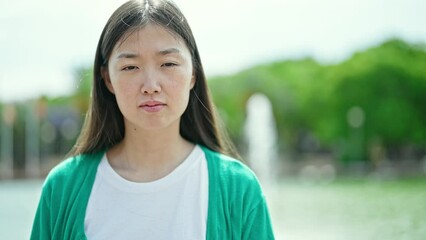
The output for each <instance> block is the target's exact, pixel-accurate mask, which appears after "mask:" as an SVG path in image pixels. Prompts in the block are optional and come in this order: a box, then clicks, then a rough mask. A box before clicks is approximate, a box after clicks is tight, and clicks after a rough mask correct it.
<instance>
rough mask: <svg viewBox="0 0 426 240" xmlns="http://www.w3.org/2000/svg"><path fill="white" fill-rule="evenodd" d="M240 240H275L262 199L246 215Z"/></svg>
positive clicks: (265, 205)
mask: <svg viewBox="0 0 426 240" xmlns="http://www.w3.org/2000/svg"><path fill="white" fill-rule="evenodd" d="M242 239H247V240H249V239H262V240H270V239H275V238H274V234H273V230H272V223H271V219H270V215H269V211H268V207H267V204H266V202H265V199H264V198H262V199H261V200H260V201H259V203H258V204H256V206H255V208H253V209H252V210H251V211H250V213H249V214H248V217H247V218H246V221H245V223H244V231H243V234H242Z"/></svg>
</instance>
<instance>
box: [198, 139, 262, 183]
mask: <svg viewBox="0 0 426 240" xmlns="http://www.w3.org/2000/svg"><path fill="white" fill-rule="evenodd" d="M202 149H203V150H204V153H205V155H206V159H207V162H208V166H209V171H213V174H214V175H217V176H218V177H219V178H220V179H222V180H225V181H227V182H228V183H230V182H234V181H235V182H238V183H240V184H248V185H256V186H257V185H258V179H257V177H256V174H255V173H254V172H253V171H252V170H251V169H250V167H249V166H248V165H246V164H245V163H244V162H242V161H241V160H238V159H235V158H233V157H230V156H228V155H225V154H222V153H219V152H216V151H213V150H210V149H208V148H206V147H202Z"/></svg>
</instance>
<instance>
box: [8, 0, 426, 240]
mask: <svg viewBox="0 0 426 240" xmlns="http://www.w3.org/2000/svg"><path fill="white" fill-rule="evenodd" d="M121 2H122V1H110V2H109V3H108V4H104V1H102V2H101V1H91V2H90V3H86V2H83V1H81V2H78V1H63V2H59V1H56V2H53V1H42V2H41V3H40V2H31V1H16V2H13V3H8V2H5V1H2V2H1V5H0V7H1V8H0V9H1V10H0V11H1V16H2V17H1V19H2V21H1V22H0V26H1V27H2V29H4V31H3V32H4V34H2V35H0V44H1V46H0V48H1V52H2V53H3V57H2V58H1V60H0V61H1V64H0V65H1V66H0V67H1V69H0V70H1V71H0V72H1V73H0V80H1V82H0V100H1V102H0V114H1V118H0V134H1V135H0V166H1V167H0V239H25V238H27V236H28V233H29V231H30V228H31V222H32V218H33V214H34V211H35V208H36V205H37V201H38V197H39V192H40V188H41V185H42V181H43V179H44V177H45V176H46V174H47V173H48V171H49V170H50V169H51V168H52V167H53V166H54V165H55V164H57V163H58V162H60V161H61V160H63V157H64V156H65V155H66V153H67V152H68V151H69V150H70V148H71V147H72V145H73V143H74V142H75V138H76V137H77V135H78V133H79V130H80V127H81V124H82V121H83V119H84V115H85V111H86V109H87V107H88V99H89V98H90V81H91V64H92V63H91V61H92V58H93V55H94V49H95V45H96V41H97V38H98V36H99V35H100V32H101V30H102V27H103V25H104V23H105V21H106V19H107V17H108V16H109V15H110V13H111V12H112V11H113V9H115V8H116V7H117V6H118V5H119V4H120V3H121ZM177 3H178V4H180V5H181V6H182V10H183V11H184V13H185V14H186V15H187V18H188V21H189V22H190V24H191V25H192V27H193V31H194V35H195V37H196V39H197V43H198V44H199V47H200V52H201V56H202V60H203V62H204V66H205V68H206V73H207V76H208V79H209V86H210V88H211V92H212V95H213V98H214V101H215V103H216V105H217V107H218V110H219V113H220V116H221V118H222V119H223V122H224V124H225V125H226V127H227V128H228V130H229V132H230V135H231V137H232V138H233V140H234V141H235V143H236V145H237V148H238V150H239V151H240V152H241V154H242V156H243V157H244V159H245V160H246V161H247V163H248V164H249V165H251V166H253V168H254V170H255V171H257V173H258V174H259V177H260V180H261V182H262V184H263V185H264V188H265V194H266V197H267V200H268V202H269V204H270V208H271V216H272V218H273V222H274V229H275V232H276V234H277V239H423V237H424V236H426V218H425V217H424V216H426V124H425V123H426V97H425V96H426V28H424V23H426V17H425V15H424V14H422V13H423V12H425V11H426V3H424V2H422V1H379V0H375V1H343V2H342V1H331V0H328V1H321V2H318V1H308V0H305V1H274V0H268V1H265V2H262V1H235V2H227V1H224V0H223V1H208V2H207V1H196V2H195V1H189V0H182V1H177ZM83 9H84V10H83ZM259 94H262V95H259ZM253 96H257V98H253ZM259 96H266V97H267V99H268V100H266V101H263V100H265V98H259ZM253 99H258V103H259V102H260V103H259V104H263V105H260V106H261V108H262V109H270V110H271V111H263V110H262V111H254V113H253V114H249V112H250V110H249V109H250V107H248V103H249V102H251V100H253ZM259 99H263V100H259ZM255 106H259V105H255ZM256 112H257V113H256ZM249 115H250V116H251V117H250V116H249ZM259 115H260V116H259ZM266 115H267V116H269V117H267V118H266V120H265V118H264V116H266ZM248 118H254V119H257V122H256V121H255V122H256V123H258V125H255V126H258V128H257V129H259V128H260V129H263V131H261V133H259V134H260V135H262V133H265V132H267V133H268V135H266V137H259V139H257V140H260V144H256V145H254V147H253V143H252V142H250V141H249V140H248V139H250V138H248V136H251V135H250V134H253V132H254V133H256V128H254V129H253V127H251V128H250V127H248V126H249V124H248V122H249V120H248ZM262 119H263V120H262ZM259 121H260V122H259ZM262 123H263V124H262ZM259 124H261V125H259ZM249 129H252V130H249ZM260 135H258V136H260ZM268 136H269V137H268ZM251 139H252V138H251ZM263 143H267V144H265V145H266V146H265V147H266V149H268V151H267V152H268V153H273V154H271V155H270V156H272V157H270V159H268V157H266V156H265V158H263V159H260V160H261V161H260V165H261V166H269V167H267V168H260V169H256V168H255V167H254V166H255V165H256V164H257V163H255V161H254V160H252V159H251V154H252V153H251V152H250V150H253V149H255V150H258V151H261V150H262V148H261V146H259V145H264V144H263ZM259 148H260V150H259ZM257 160H259V159H257ZM265 172H266V174H265Z"/></svg>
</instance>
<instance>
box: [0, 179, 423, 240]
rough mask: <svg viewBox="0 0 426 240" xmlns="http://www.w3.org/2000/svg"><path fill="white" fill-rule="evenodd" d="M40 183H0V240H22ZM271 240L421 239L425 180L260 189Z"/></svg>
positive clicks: (294, 183)
mask: <svg viewBox="0 0 426 240" xmlns="http://www.w3.org/2000/svg"><path fill="white" fill-rule="evenodd" d="M41 185H42V181H40V180H25V181H22V180H19V181H0V239H8V240H14V239H16V240H18V239H19V240H20V239H28V236H29V233H30V231H31V225H32V221H33V217H34V213H35V209H36V207H37V203H38V198H39V196H40V188H41ZM265 194H266V197H267V200H268V203H269V207H270V212H271V216H272V220H273V224H274V230H275V234H276V239H286V240H310V239H312V240H322V239H324V240H340V239H341V240H351V239H387V240H393V239H395V240H396V239H398V240H401V239H407V240H408V239H409V240H417V239H418V240H420V239H422V240H423V239H425V236H426V217H425V216H426V180H425V179H421V180H406V181H388V182H382V181H372V180H361V181H341V180H339V181H337V182H334V183H332V184H329V185H306V184H302V183H299V182H297V181H284V182H283V183H282V184H280V185H278V186H275V187H267V188H265Z"/></svg>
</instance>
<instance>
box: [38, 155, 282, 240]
mask: <svg viewBox="0 0 426 240" xmlns="http://www.w3.org/2000/svg"><path fill="white" fill-rule="evenodd" d="M202 149H203V151H204V153H205V155H206V159H207V166H208V174H209V202H208V217H207V233H206V237H207V239H218V240H226V239H254V240H269V239H274V235H273V231H272V224H271V221H270V217H269V213H268V208H267V205H266V201H265V198H264V196H263V193H262V190H261V187H260V185H259V183H258V180H257V178H256V176H255V175H254V173H253V172H252V171H251V170H250V169H249V168H248V167H246V166H245V165H243V164H242V163H241V162H239V161H237V160H235V159H232V158H230V157H227V156H225V155H223V154H219V153H217V152H213V151H211V150H209V149H207V148H205V147H202ZM104 153H105V152H99V153H96V154H87V155H79V156H76V157H72V158H69V159H67V160H65V161H64V162H62V163H60V164H59V165H58V166H56V167H55V168H54V169H52V171H51V172H50V173H49V175H48V176H47V178H46V181H45V183H44V185H43V189H42V194H41V198H40V202H39V205H38V208H37V212H36V215H35V219H34V224H33V228H32V233H31V239H32V240H35V239H43V240H44V239H73V240H74V239H87V238H86V236H85V233H84V218H85V214H86V207H87V203H88V200H89V197H90V192H91V190H92V186H93V183H94V180H95V176H96V171H97V168H98V165H99V163H100V161H101V159H102V156H103V155H104Z"/></svg>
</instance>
